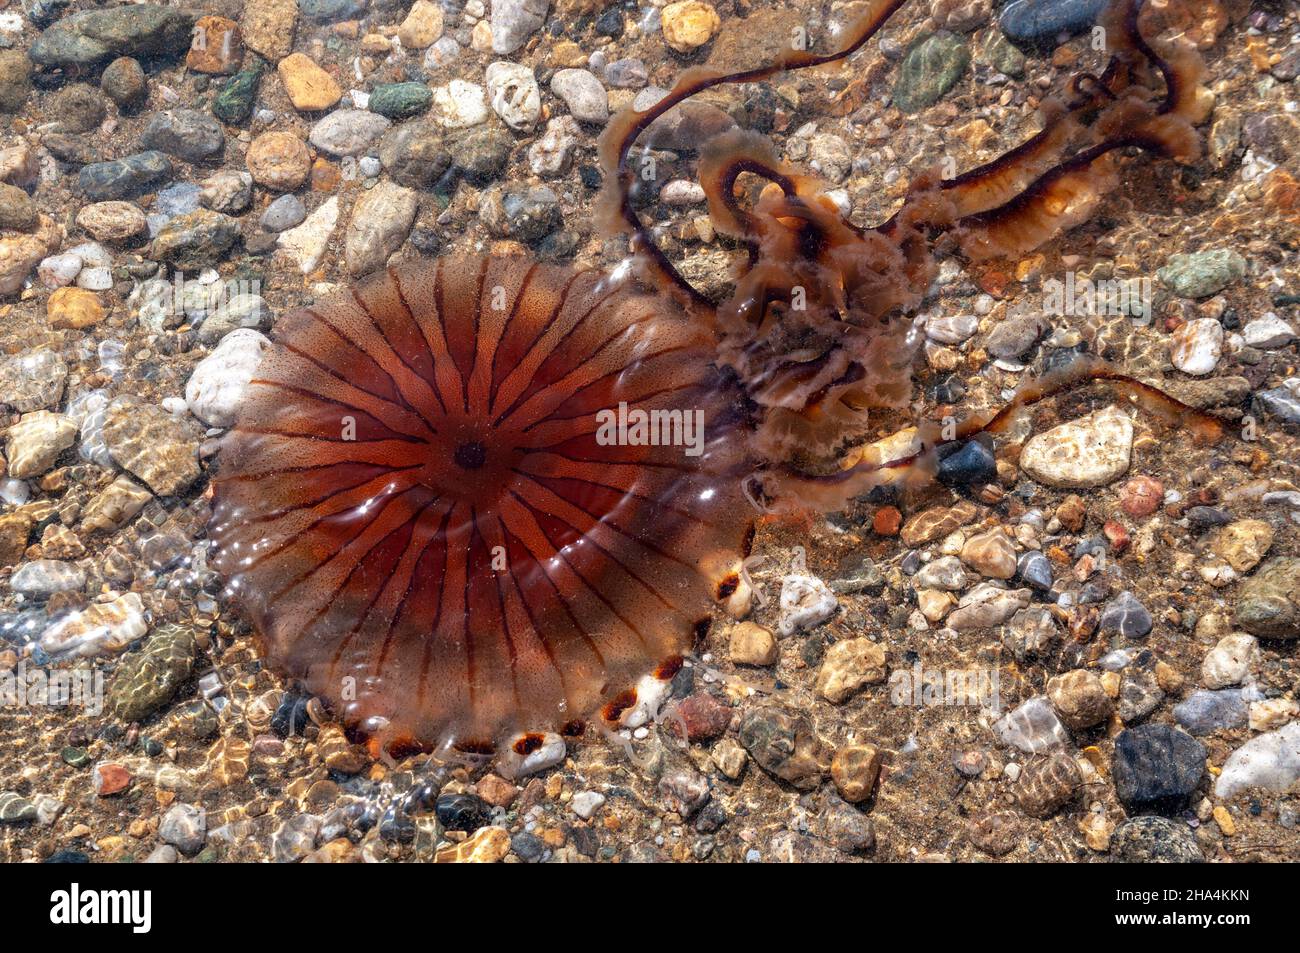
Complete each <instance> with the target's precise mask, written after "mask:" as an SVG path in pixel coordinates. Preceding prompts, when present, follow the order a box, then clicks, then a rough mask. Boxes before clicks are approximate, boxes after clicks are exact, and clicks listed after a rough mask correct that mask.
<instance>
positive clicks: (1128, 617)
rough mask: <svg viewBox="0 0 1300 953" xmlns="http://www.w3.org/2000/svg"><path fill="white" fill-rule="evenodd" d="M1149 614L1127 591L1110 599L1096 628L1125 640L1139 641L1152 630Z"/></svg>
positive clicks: (1139, 601)
mask: <svg viewBox="0 0 1300 953" xmlns="http://www.w3.org/2000/svg"><path fill="white" fill-rule="evenodd" d="M1153 624H1154V623H1153V621H1152V619H1151V613H1150V611H1149V610H1148V609H1147V607H1146V606H1144V605H1143V604H1142V602H1141V600H1139V599H1138V597H1137V596H1135V595H1133V593H1132V592H1130V591H1128V590H1127V589H1126V590H1124V591H1123V592H1121V593H1120V594H1119V595H1117V596H1116V597H1115V598H1113V599H1111V600H1110V601H1109V602H1108V603H1106V606H1105V608H1104V609H1102V611H1101V617H1100V619H1098V622H1097V627H1098V629H1099V630H1100V631H1102V632H1111V633H1115V634H1117V635H1121V636H1123V637H1124V638H1126V639H1140V638H1143V637H1144V636H1146V635H1147V634H1148V633H1149V632H1150V631H1151V628H1152V625H1153Z"/></svg>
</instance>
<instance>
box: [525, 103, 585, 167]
mask: <svg viewBox="0 0 1300 953" xmlns="http://www.w3.org/2000/svg"><path fill="white" fill-rule="evenodd" d="M580 135H581V130H580V129H579V127H578V123H577V121H576V120H574V118H573V117H572V116H556V117H555V118H554V119H550V120H548V121H547V123H546V129H545V131H544V132H543V133H542V135H541V136H539V137H538V139H537V141H536V142H534V143H533V144H532V145H531V146H529V147H528V167H529V168H530V169H531V170H532V171H533V174H535V175H540V176H543V177H546V178H552V177H554V176H558V175H563V174H564V173H565V172H567V171H568V170H569V166H570V164H571V163H572V161H573V151H574V149H576V148H577V145H578V137H579V136H580Z"/></svg>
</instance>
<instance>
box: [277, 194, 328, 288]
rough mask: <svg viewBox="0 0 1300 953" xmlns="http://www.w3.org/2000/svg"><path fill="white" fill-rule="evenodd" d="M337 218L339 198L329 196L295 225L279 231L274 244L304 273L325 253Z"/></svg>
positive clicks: (317, 262)
mask: <svg viewBox="0 0 1300 953" xmlns="http://www.w3.org/2000/svg"><path fill="white" fill-rule="evenodd" d="M338 220H339V199H338V196H337V195H331V196H330V197H329V199H327V200H326V201H325V202H323V203H321V205H320V207H319V208H317V209H316V211H314V212H312V213H311V214H310V215H308V216H307V218H306V220H305V221H304V222H303V223H302V224H301V225H299V226H298V227H297V228H291V229H288V230H287V231H283V232H281V233H280V234H279V235H278V236H277V237H276V246H277V247H279V248H282V249H284V251H285V252H287V253H288V254H289V255H290V256H291V257H292V258H293V260H294V261H295V262H296V263H297V265H298V270H299V271H301V272H302V273H303V274H304V275H306V274H310V273H311V272H313V271H315V270H316V268H317V267H318V266H319V265H320V262H321V259H322V258H323V257H324V256H325V249H326V248H327V247H328V246H329V240H330V236H331V235H332V234H333V233H334V226H335V225H337V224H338Z"/></svg>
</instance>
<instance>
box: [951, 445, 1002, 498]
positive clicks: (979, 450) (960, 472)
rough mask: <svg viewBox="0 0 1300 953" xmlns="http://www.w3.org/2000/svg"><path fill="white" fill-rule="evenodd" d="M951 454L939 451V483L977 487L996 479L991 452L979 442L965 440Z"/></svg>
mask: <svg viewBox="0 0 1300 953" xmlns="http://www.w3.org/2000/svg"><path fill="white" fill-rule="evenodd" d="M948 446H950V447H953V450H952V451H951V452H946V453H945V452H944V451H943V450H942V449H941V450H940V453H941V456H940V459H939V473H938V477H939V482H940V483H943V484H946V485H947V486H954V487H963V486H978V485H979V484H982V483H991V482H993V480H994V479H996V478H997V474H998V465H997V461H996V460H995V459H994V457H993V452H992V451H991V450H990V449H989V448H988V447H987V446H985V445H984V443H983V442H981V441H979V440H967V441H966V442H964V443H962V444H960V445H957V446H954V445H952V444H949V445H948Z"/></svg>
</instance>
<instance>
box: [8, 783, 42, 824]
mask: <svg viewBox="0 0 1300 953" xmlns="http://www.w3.org/2000/svg"><path fill="white" fill-rule="evenodd" d="M36 814H37V811H36V805H35V804H33V803H32V802H31V801H29V800H28V799H27V798H25V797H23V796H22V795H21V794H16V793H14V792H13V791H0V824H26V823H28V822H30V821H34V820H36Z"/></svg>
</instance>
